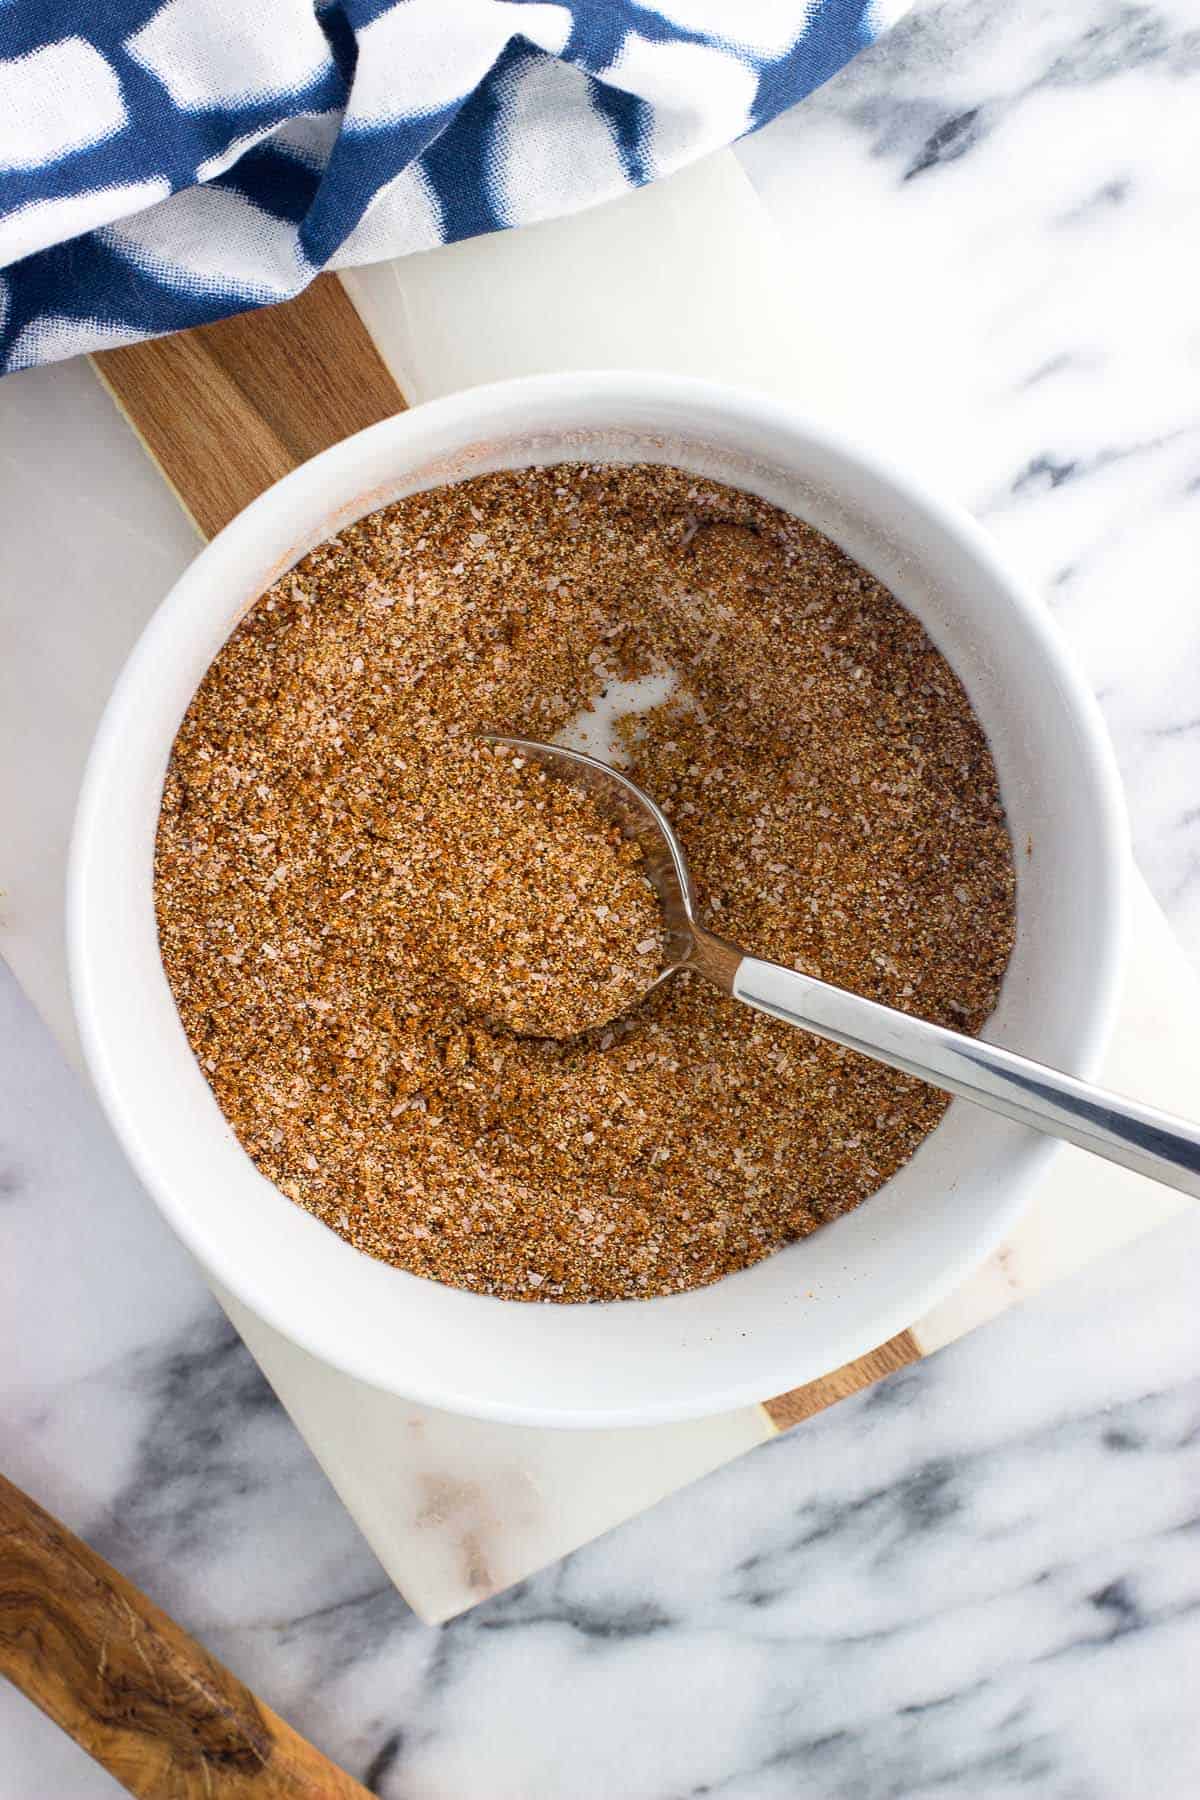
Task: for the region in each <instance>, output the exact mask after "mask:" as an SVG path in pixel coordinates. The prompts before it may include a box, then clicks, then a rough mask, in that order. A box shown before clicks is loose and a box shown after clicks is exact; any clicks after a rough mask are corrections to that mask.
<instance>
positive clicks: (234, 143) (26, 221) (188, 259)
mask: <svg viewBox="0 0 1200 1800" xmlns="http://www.w3.org/2000/svg"><path fill="white" fill-rule="evenodd" d="M906 3H907V0H653V3H649V0H646V3H641V0H0V269H3V270H4V273H3V274H0V371H6V370H11V369H21V368H26V367H28V366H29V365H30V364H34V363H41V362H49V361H52V360H54V359H55V358H57V357H63V356H71V355H73V354H75V353H76V352H79V351H88V350H96V349H103V348H105V347H106V346H109V345H113V344H126V343H130V342H133V341H134V340H136V339H138V338H143V337H152V336H156V335H158V334H160V333H162V332H167V331H177V330H179V329H181V328H182V327H184V326H188V325H197V324H202V323H204V322H205V321H207V320H211V319H219V318H224V317H226V316H228V315H229V314H230V313H235V312H241V311H243V310H244V309H246V308H247V307H252V306H263V305H267V304H269V303H270V302H272V301H276V300H284V299H287V298H289V297H290V296H291V295H293V294H296V293H298V292H299V291H300V290H301V289H302V288H303V287H304V286H305V285H306V284H307V283H308V282H309V281H311V280H312V278H313V276H314V275H315V274H316V273H317V272H318V271H319V270H321V269H323V268H338V267H346V266H349V265H350V264H353V263H365V262H373V261H377V260H379V259H381V258H384V257H391V256H400V255H403V254H405V253H406V252H408V251H412V250H424V249H428V248H430V247H432V246H433V245H435V244H443V243H448V242H450V241H452V240H454V239H456V238H464V237H472V236H474V235H475V234H477V233H479V232H484V231H493V230H496V229H498V228H500V227H503V226H508V225H522V224H526V223H528V222H530V221H531V220H535V219H546V218H551V217H553V216H555V215H557V214H561V213H565V212H570V211H573V210H574V209H576V208H578V207H583V206H590V205H592V204H594V203H595V202H597V201H601V200H606V199H609V198H611V197H612V196H614V195H616V194H619V193H622V192H623V191H625V190H626V189H629V188H633V187H638V186H640V185H641V184H642V183H643V182H647V181H652V180H654V179H655V177H657V176H660V175H665V174H668V173H669V172H670V171H671V170H673V169H677V168H680V167H681V166H682V165H683V164H684V163H687V162H689V161H691V160H692V159H693V158H694V157H698V156H702V155H704V154H705V152H707V151H710V150H714V149H716V148H717V147H718V146H720V145H722V144H727V143H730V142H732V141H733V139H735V138H738V137H740V136H742V135H743V134H744V133H745V132H747V131H752V130H754V129H755V127H756V126H759V125H762V124H764V123H765V122H766V121H767V120H768V119H770V118H773V117H774V116H775V114H776V113H778V112H780V111H781V110H782V109H783V108H784V107H787V106H790V105H791V104H792V103H793V102H794V101H796V100H799V99H800V98H801V97H802V96H803V95H805V94H807V93H809V92H810V91H811V90H812V89H813V88H814V87H816V86H817V85H818V84H819V83H820V82H822V81H824V80H826V78H827V77H828V76H830V75H832V74H833V73H834V72H835V70H837V69H838V68H840V67H841V65H842V64H843V63H844V62H846V61H847V60H848V59H849V58H850V57H851V56H853V55H854V53H855V52H856V51H857V50H859V49H860V48H861V47H862V46H863V45H864V44H866V43H868V42H870V41H871V40H872V39H873V38H875V37H876V36H878V34H879V32H880V31H881V30H882V29H884V27H886V26H887V25H888V24H890V23H891V21H892V19H893V18H894V17H895V16H897V15H898V14H899V13H901V12H903V11H904V10H905V5H906Z"/></svg>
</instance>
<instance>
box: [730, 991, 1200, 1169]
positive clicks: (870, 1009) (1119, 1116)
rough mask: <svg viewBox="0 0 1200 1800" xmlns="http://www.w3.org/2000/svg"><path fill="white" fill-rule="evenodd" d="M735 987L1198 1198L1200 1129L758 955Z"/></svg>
mask: <svg viewBox="0 0 1200 1800" xmlns="http://www.w3.org/2000/svg"><path fill="white" fill-rule="evenodd" d="M732 991H733V996H734V998H735V999H736V1000H743V1001H745V1003H746V1005H747V1006H753V1007H755V1008H756V1009H757V1010H758V1011H759V1012H764V1013H770V1015H771V1017H772V1018H774V1019H782V1020H783V1021H784V1023H785V1024H788V1025H799V1026H800V1027H801V1028H802V1029H803V1030H805V1031H812V1032H815V1033H816V1035H817V1036H818V1037H823V1038H829V1039H831V1040H832V1041H833V1042H834V1043H835V1044H844V1045H846V1047H847V1048H848V1049H850V1050H858V1051H861V1052H862V1054H863V1055H864V1056H871V1057H874V1059H875V1060H876V1062H883V1063H888V1064H890V1065H891V1067H892V1068H893V1069H902V1070H903V1071H904V1073H905V1074H906V1075H916V1076H918V1077H919V1078H920V1080H922V1081H928V1082H929V1083H931V1085H932V1086H934V1087H939V1088H943V1089H945V1091H946V1092H947V1093H950V1094H958V1095H961V1097H962V1098H963V1099H964V1100H971V1101H974V1103H975V1104H976V1105H977V1106H985V1107H987V1108H988V1110H989V1111H990V1112H995V1113H1002V1114H1003V1115H1004V1117H1005V1118H1008V1119H1015V1120H1016V1121H1017V1123H1018V1124H1019V1125H1029V1126H1032V1127H1033V1129H1034V1130H1035V1131H1044V1132H1048V1133H1049V1134H1050V1135H1051V1136H1053V1137H1060V1138H1065V1139H1066V1140H1067V1142H1068V1143H1070V1144H1078V1146H1079V1148H1080V1149H1081V1150H1090V1151H1092V1152H1093V1153H1094V1154H1095V1155H1096V1156H1105V1157H1107V1158H1108V1160H1109V1161H1110V1162H1115V1163H1122V1164H1124V1166H1125V1167H1126V1168H1127V1169H1133V1170H1135V1171H1136V1173H1137V1174H1139V1175H1148V1176H1150V1178H1151V1179H1152V1180H1154V1181H1161V1182H1165V1184H1166V1185H1167V1186H1168V1187H1173V1188H1179V1189H1180V1190H1181V1191H1182V1192H1183V1193H1185V1194H1191V1195H1192V1196H1193V1197H1194V1198H1196V1199H1200V1125H1193V1124H1190V1123H1189V1122H1188V1121H1187V1120H1186V1119H1177V1118H1174V1117H1172V1115H1171V1114H1170V1113H1164V1112H1159V1111H1157V1110H1156V1109H1155V1108H1154V1107H1152V1106H1143V1105H1142V1104H1141V1103H1140V1101H1137V1100H1127V1099H1125V1098H1124V1096H1123V1095H1120V1094H1110V1093H1108V1092H1106V1091H1105V1089H1103V1088H1098V1087H1093V1085H1092V1084H1091V1082H1088V1081H1080V1080H1078V1079H1077V1078H1076V1077H1075V1076H1074V1075H1064V1074H1062V1073H1061V1072H1060V1071H1059V1070H1058V1069H1048V1068H1046V1067H1044V1066H1043V1064H1041V1063H1036V1062H1031V1061H1030V1060H1029V1059H1028V1058H1027V1057H1024V1056H1016V1055H1014V1054H1013V1052H1012V1051H1011V1050H1001V1049H1000V1048H999V1047H998V1046H997V1045H996V1044H987V1043H984V1042H983V1041H982V1039H980V1038H973V1037H966V1036H964V1035H963V1033H961V1032H958V1031H948V1030H947V1029H946V1028H945V1026H942V1025H931V1024H929V1023H928V1022H927V1021H926V1020H925V1019H914V1018H912V1017H911V1016H910V1015H909V1014H908V1013H903V1012H897V1011H896V1010H895V1009H894V1008H893V1007H890V1006H880V1005H879V1004H878V1003H877V1002H876V1001H874V1000H865V999H863V997H862V995H861V994H850V993H847V992H846V991H845V989H843V988H836V987H831V986H830V985H829V983H828V982H825V981H817V980H816V979H815V978H814V977H812V976H811V975H800V974H798V973H796V972H795V971H794V970H792V969H781V968H779V967H778V966H777V965H776V964H775V963H768V962H760V961H759V960H758V959H757V958H756V957H753V956H744V957H743V958H742V959H741V961H740V962H739V963H738V965H737V968H736V971H735V972H734V975H733V983H732Z"/></svg>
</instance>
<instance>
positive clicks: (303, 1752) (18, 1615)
mask: <svg viewBox="0 0 1200 1800" xmlns="http://www.w3.org/2000/svg"><path fill="white" fill-rule="evenodd" d="M0 1675H4V1676H7V1678H8V1679H9V1680H10V1681H11V1682H12V1683H13V1684H14V1686H16V1687H17V1688H19V1689H20V1691H21V1692H22V1693H23V1694H25V1695H26V1696H27V1698H28V1699H30V1700H31V1701H32V1702H33V1704H34V1705H35V1706H38V1707H40V1708H41V1710H42V1711H43V1712H44V1713H45V1714H46V1715H47V1717H48V1718H50V1719H52V1720H53V1721H54V1723H55V1724H56V1725H58V1726H59V1727H60V1728H61V1729H62V1730H63V1731H65V1732H67V1733H68V1735H69V1736H70V1737H72V1738H74V1740H75V1742H76V1743H77V1744H79V1745H80V1747H81V1748H82V1749H84V1750H86V1751H87V1753H88V1755H89V1756H91V1757H93V1758H94V1759H95V1760H96V1761H97V1762H98V1763H100V1765H101V1766H102V1767H103V1768H105V1769H107V1770H108V1771H109V1773H110V1774H111V1775H113V1776H114V1777H115V1778H116V1780H117V1781H119V1782H120V1783H121V1784H122V1786H124V1787H125V1788H127V1789H128V1790H129V1792H130V1793H131V1794H136V1795H140V1796H144V1800H166V1797H167V1796H170V1800H366V1792H367V1790H366V1789H365V1788H363V1787H361V1786H360V1785H359V1783H358V1782H356V1781H354V1780H353V1779H352V1778H351V1777H350V1776H349V1775H347V1774H346V1773H345V1772H344V1771H343V1770H342V1769H339V1768H338V1767H336V1765H335V1764H333V1763H331V1762H329V1761H328V1760H327V1759H326V1758H325V1757H324V1756H322V1755H321V1753H320V1752H319V1751H318V1750H316V1749H315V1748H314V1747H313V1745H311V1744H309V1743H307V1742H306V1740H305V1739H304V1738H302V1737H300V1736H299V1734H298V1733H297V1732H295V1731H293V1730H292V1728H291V1726H290V1725H288V1724H287V1723H286V1722H285V1721H284V1720H283V1719H281V1718H280V1717H279V1716H278V1714H277V1713H274V1712H272V1711H271V1709H270V1707H268V1706H266V1705H264V1704H263V1702H262V1701H261V1700H259V1699H257V1698H256V1696H255V1695H254V1694H252V1693H251V1692H250V1690H249V1688H247V1687H245V1686H244V1685H243V1683H242V1682H240V1681H239V1680H238V1679H237V1677H236V1675H233V1674H231V1672H230V1671H229V1670H228V1669H226V1668H224V1667H223V1666H222V1664H221V1663H219V1662H218V1661H217V1659H216V1658H215V1657H214V1656H212V1655H210V1653H209V1652H208V1651H207V1650H205V1649H204V1648H203V1646H202V1645H200V1644H198V1643H197V1642H196V1640H195V1639H194V1638H191V1637H189V1636H188V1634H187V1633H186V1632H185V1631H184V1630H183V1629H182V1627H181V1626H179V1625H177V1624H176V1623H175V1621H174V1619H171V1618H169V1617H168V1616H167V1614H166V1613H164V1612H162V1611H160V1609H159V1608H158V1607H157V1606H155V1605H154V1604H153V1602H152V1601H150V1600H148V1599H147V1597H146V1595H145V1594H143V1593H141V1592H139V1590H138V1589H137V1588H135V1587H134V1586H133V1584H132V1582H130V1581H128V1580H126V1578H125V1576H123V1575H121V1574H120V1573H119V1572H118V1571H117V1570H116V1569H114V1568H113V1567H112V1566H111V1564H109V1563H107V1562H105V1561H104V1559H103V1557H101V1556H99V1555H97V1553H96V1552H95V1551H94V1550H92V1549H90V1548H89V1547H88V1545H87V1544H85V1543H84V1542H83V1541H82V1539H81V1538H77V1537H76V1536H75V1534H74V1533H73V1532H71V1531H68V1530H67V1528H66V1526H65V1525H61V1524H59V1522H58V1520H57V1519H55V1518H52V1517H51V1515H50V1514H49V1513H47V1512H46V1511H44V1510H43V1508H42V1507H40V1506H39V1505H38V1504H37V1502H36V1501H35V1500H32V1499H30V1497H29V1495H28V1494H25V1493H23V1492H22V1491H21V1489H20V1488H17V1487H14V1486H13V1485H12V1483H11V1482H9V1481H6V1480H5V1479H4V1477H3V1476H0Z"/></svg>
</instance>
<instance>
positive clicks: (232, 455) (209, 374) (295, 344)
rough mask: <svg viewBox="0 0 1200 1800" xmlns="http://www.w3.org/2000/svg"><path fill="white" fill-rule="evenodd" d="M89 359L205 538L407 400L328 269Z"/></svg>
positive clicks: (393, 411)
mask: <svg viewBox="0 0 1200 1800" xmlns="http://www.w3.org/2000/svg"><path fill="white" fill-rule="evenodd" d="M91 361H92V367H93V368H94V370H95V372H96V374H97V375H98V376H99V378H100V381H101V382H102V383H103V385H104V387H105V388H106V389H107V390H108V392H109V394H110V395H111V396H112V398H113V399H114V400H115V402H116V404H117V406H118V407H119V409H120V411H121V412H122V414H123V415H124V417H125V418H126V420H127V421H128V423H129V425H130V426H131V428H132V429H133V431H134V432H135V433H136V435H137V437H138V439H139V441H140V442H141V444H142V446H143V447H144V449H145V450H146V451H147V453H148V455H149V456H150V457H151V459H152V460H153V461H154V462H155V464H156V465H157V466H158V468H159V470H160V471H161V473H162V475H163V478H164V480H165V481H166V482H167V484H168V486H169V487H170V488H171V490H172V492H173V493H174V494H175V496H176V498H177V499H178V501H179V503H180V505H181V506H182V507H183V509H184V511H185V512H186V513H187V514H188V516H189V518H190V519H191V520H192V521H193V523H194V524H195V525H196V527H197V529H198V530H199V532H200V533H201V535H202V536H203V537H213V536H215V535H216V533H217V532H218V531H220V530H221V528H222V527H223V526H224V525H227V524H228V523H229V521H230V519H232V518H233V517H234V516H235V515H236V514H237V513H239V512H241V510H242V509H243V507H245V506H248V505H249V504H250V502H251V501H252V500H256V499H257V498H258V496H259V494H261V493H263V492H264V491H265V489H267V488H268V487H270V486H271V485H272V483H273V482H275V481H278V480H279V479H280V477H281V476H283V475H287V474H289V473H290V472H291V470H293V469H295V468H298V467H299V466H300V464H301V463H303V462H307V461H308V459H309V458H310V457H312V456H315V455H317V454H318V452H319V451H321V450H327V449H328V448H329V447H330V445H332V444H336V443H340V442H341V440H342V439H343V438H346V437H350V436H351V435H352V434H353V433H354V432H356V431H362V430H364V429H365V428H366V427H367V426H369V425H376V424H378V423H379V422H380V420H382V419H387V418H391V417H392V416H393V415H394V414H395V413H398V412H402V411H403V410H404V406H405V401H404V396H403V394H402V393H401V392H400V389H399V388H398V387H397V386H396V383H395V381H394V380H393V379H392V376H391V375H390V374H389V372H388V370H387V368H386V366H385V364H384V362H383V360H382V358H381V357H380V355H379V352H378V350H377V349H376V348H375V345H374V342H373V341H372V339H371V337H370V334H369V333H368V331H367V328H366V326H365V325H364V324H363V322H362V319H361V318H360V317H359V315H358V313H357V311H356V310H355V308H354V305H353V303H352V301H351V299H350V296H349V295H348V294H347V293H346V290H345V288H344V287H343V286H342V284H341V282H340V281H338V279H337V278H336V276H332V275H328V276H324V275H323V276H319V277H318V278H317V280H316V281H314V282H313V283H312V285H311V286H310V287H308V288H306V289H305V290H304V292H303V293H302V294H300V295H298V296H297V297H296V299H294V300H289V301H286V302H284V303H283V304H282V305H279V306H274V307H264V308H260V309H258V310H255V311H253V312H247V313H240V314H237V315H235V316H234V317H233V318H230V319H221V320H218V321H217V322H216V323H215V324H212V325H199V326H196V327H194V328H193V329H192V330H190V331H181V332H176V333H175V334H173V335H172V336H170V337H159V338H148V339H146V340H145V341H144V342H142V343H138V344H127V345H123V346H122V347H121V348H120V349H116V350H104V351H100V352H98V353H97V354H96V355H95V356H93V357H92V359H91Z"/></svg>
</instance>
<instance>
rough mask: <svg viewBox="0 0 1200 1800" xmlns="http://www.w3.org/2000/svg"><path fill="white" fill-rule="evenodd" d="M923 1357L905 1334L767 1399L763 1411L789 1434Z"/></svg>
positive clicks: (915, 1340) (912, 1337) (775, 1425)
mask: <svg viewBox="0 0 1200 1800" xmlns="http://www.w3.org/2000/svg"><path fill="white" fill-rule="evenodd" d="M922 1355H923V1352H922V1349H921V1346H920V1344H919V1343H918V1342H917V1339H916V1337H915V1336H914V1335H913V1333H912V1332H911V1331H902V1332H900V1334H899V1335H898V1336H897V1337H893V1338H889V1339H888V1341H887V1343H886V1344H880V1345H879V1347H878V1349H876V1350H870V1351H868V1353H867V1355H866V1356H860V1357H858V1359H857V1360H856V1361H855V1362H851V1363H843V1365H842V1367H841V1368H840V1369H833V1370H831V1371H830V1373H829V1374H828V1375H822V1376H821V1377H820V1379H819V1380H817V1381H810V1382H807V1383H806V1384H805V1385H804V1387H798V1388H792V1390H791V1391H790V1393H787V1394H777V1395H776V1396H775V1398H774V1399H773V1400H764V1401H763V1402H762V1407H763V1411H764V1412H765V1413H766V1415H767V1417H768V1418H769V1419H770V1421H771V1423H772V1425H773V1426H774V1427H775V1429H776V1431H789V1430H790V1429H791V1427H792V1426H793V1425H799V1424H800V1423H801V1422H802V1421H803V1420H804V1419H811V1418H812V1417H813V1415H814V1413H819V1412H823V1411H824V1410H825V1408H826V1407H827V1406H836V1404H837V1402H838V1401H839V1400H848V1399H849V1397H850V1395H851V1394H857V1393H860V1392H861V1391H862V1389H863V1388H867V1387H870V1386H871V1385H872V1383H874V1382H876V1381H882V1380H883V1378H884V1376H885V1375H894V1374H895V1372H896V1370H897V1369H904V1368H907V1367H908V1365H909V1364H910V1363H915V1362H919V1361H920V1360H921V1356H922Z"/></svg>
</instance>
